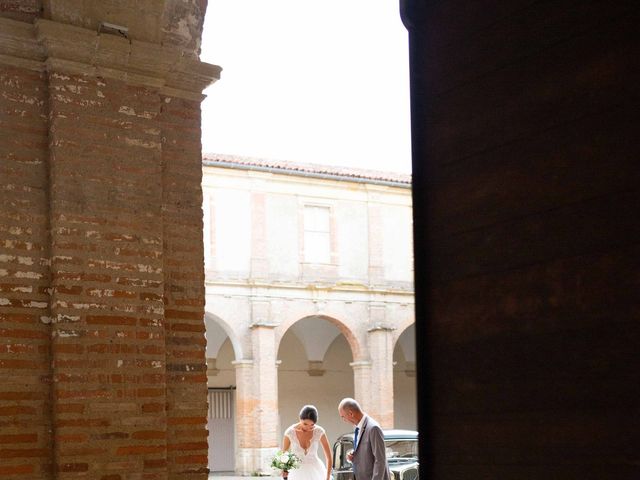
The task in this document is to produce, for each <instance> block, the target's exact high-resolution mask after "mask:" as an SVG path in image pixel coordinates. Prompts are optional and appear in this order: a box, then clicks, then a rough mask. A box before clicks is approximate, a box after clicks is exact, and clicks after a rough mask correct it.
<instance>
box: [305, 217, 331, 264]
mask: <svg viewBox="0 0 640 480" xmlns="http://www.w3.org/2000/svg"><path fill="white" fill-rule="evenodd" d="M304 261H305V262H307V263H331V209H330V208H329V207H326V206H322V205H305V206H304Z"/></svg>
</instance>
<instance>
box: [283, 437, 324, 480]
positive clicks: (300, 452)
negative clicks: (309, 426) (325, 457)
mask: <svg viewBox="0 0 640 480" xmlns="http://www.w3.org/2000/svg"><path fill="white" fill-rule="evenodd" d="M294 426H295V425H291V426H290V427H289V428H287V430H286V431H285V432H284V434H285V436H287V437H288V438H289V441H290V442H291V446H290V447H289V450H290V451H291V452H293V453H295V454H296V455H297V456H298V457H300V459H302V464H301V465H300V467H299V468H294V469H293V470H290V471H289V480H325V479H326V478H327V468H326V467H325V465H324V463H323V462H322V460H320V457H318V446H319V445H320V438H321V437H322V434H323V433H324V429H323V428H322V427H320V426H318V425H316V426H315V427H314V429H313V436H312V437H311V443H310V444H309V448H308V449H307V450H306V451H305V449H304V448H302V446H301V445H300V441H299V440H298V436H297V435H296V431H295V430H294V428H293V427H294Z"/></svg>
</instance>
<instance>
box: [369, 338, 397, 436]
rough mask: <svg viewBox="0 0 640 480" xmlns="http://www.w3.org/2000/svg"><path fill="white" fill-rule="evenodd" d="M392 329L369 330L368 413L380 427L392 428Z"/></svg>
mask: <svg viewBox="0 0 640 480" xmlns="http://www.w3.org/2000/svg"><path fill="white" fill-rule="evenodd" d="M392 332H393V330H392V329H391V328H387V327H374V328H372V329H371V330H369V350H370V352H371V392H370V395H371V397H370V398H371V400H370V405H369V407H368V413H369V414H371V416H373V417H374V418H375V419H376V420H378V422H379V423H380V425H381V426H382V428H393V334H392Z"/></svg>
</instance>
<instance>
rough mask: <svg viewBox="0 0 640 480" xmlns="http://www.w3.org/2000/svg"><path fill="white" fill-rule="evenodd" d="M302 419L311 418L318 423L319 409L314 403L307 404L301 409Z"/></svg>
mask: <svg viewBox="0 0 640 480" xmlns="http://www.w3.org/2000/svg"><path fill="white" fill-rule="evenodd" d="M300 420H311V421H312V422H313V423H318V409H317V408H316V407H314V406H313V405H305V406H304V407H302V410H300Z"/></svg>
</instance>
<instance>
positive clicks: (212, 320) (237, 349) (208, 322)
mask: <svg viewBox="0 0 640 480" xmlns="http://www.w3.org/2000/svg"><path fill="white" fill-rule="evenodd" d="M204 323H205V332H206V331H210V329H213V328H215V327H218V328H221V329H222V330H224V332H225V333H226V334H227V336H228V337H229V341H230V342H231V346H232V347H233V354H234V358H235V359H236V360H240V359H242V358H244V351H243V349H242V343H240V341H239V340H238V337H237V336H236V334H235V332H234V330H233V328H231V326H230V325H229V324H228V323H227V322H226V321H224V320H223V319H222V318H220V317H218V316H217V315H215V314H213V313H211V312H205V314H204Z"/></svg>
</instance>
